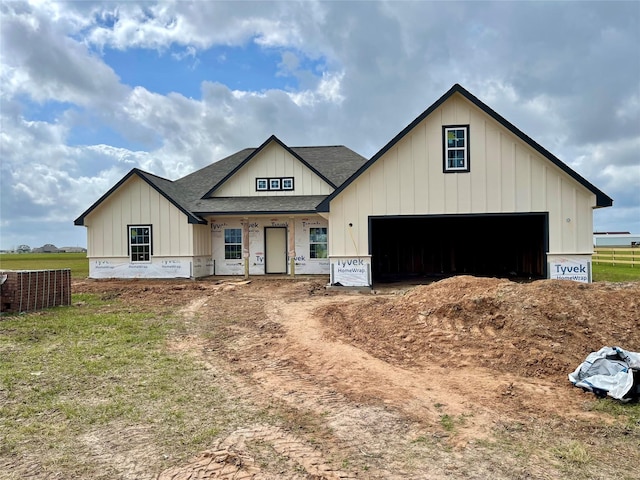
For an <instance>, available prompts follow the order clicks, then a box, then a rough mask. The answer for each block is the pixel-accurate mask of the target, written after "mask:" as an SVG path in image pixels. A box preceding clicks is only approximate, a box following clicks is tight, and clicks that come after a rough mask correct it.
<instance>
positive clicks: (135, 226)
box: [127, 224, 153, 263]
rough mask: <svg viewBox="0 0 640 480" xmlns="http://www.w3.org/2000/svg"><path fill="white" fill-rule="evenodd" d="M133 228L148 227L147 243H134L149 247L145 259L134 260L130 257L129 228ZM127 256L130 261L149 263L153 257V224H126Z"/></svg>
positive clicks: (131, 247)
mask: <svg viewBox="0 0 640 480" xmlns="http://www.w3.org/2000/svg"><path fill="white" fill-rule="evenodd" d="M133 228H148V229H149V243H148V244H147V243H136V244H135V245H136V246H140V245H141V246H145V245H146V246H148V247H149V252H148V257H149V258H147V259H144V260H134V259H133V258H132V255H133V253H132V252H133V245H134V244H132V243H131V230H132V229H133ZM127 256H128V257H129V262H130V263H151V257H153V226H152V225H150V224H148V225H138V224H135V225H127Z"/></svg>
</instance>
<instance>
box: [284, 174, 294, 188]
mask: <svg viewBox="0 0 640 480" xmlns="http://www.w3.org/2000/svg"><path fill="white" fill-rule="evenodd" d="M282 189H283V190H293V177H288V178H283V179H282Z"/></svg>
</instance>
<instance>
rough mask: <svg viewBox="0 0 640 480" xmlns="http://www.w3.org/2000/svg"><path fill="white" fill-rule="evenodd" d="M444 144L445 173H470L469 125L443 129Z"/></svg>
mask: <svg viewBox="0 0 640 480" xmlns="http://www.w3.org/2000/svg"><path fill="white" fill-rule="evenodd" d="M442 136H443V143H444V165H443V171H444V172H445V173H447V172H468V171H469V125H451V126H444V127H442Z"/></svg>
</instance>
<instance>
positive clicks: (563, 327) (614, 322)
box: [316, 276, 640, 381]
mask: <svg viewBox="0 0 640 480" xmlns="http://www.w3.org/2000/svg"><path fill="white" fill-rule="evenodd" d="M316 313H317V314H318V316H319V317H320V318H323V319H324V322H325V324H326V325H327V326H329V327H330V328H331V330H332V331H333V332H335V334H336V335H337V336H339V337H342V338H344V339H346V340H347V341H348V342H351V343H354V344H355V345H358V346H359V347H360V348H362V349H364V350H366V351H368V352H369V353H371V354H372V355H374V356H376V357H378V358H380V359H383V360H386V361H389V362H391V363H396V364H399V365H404V366H412V365H414V366H415V365H424V364H427V363H435V364H438V365H440V366H443V367H446V366H450V367H451V368H455V367H459V366H464V365H474V366H481V367H487V368H490V369H493V370H497V371H501V372H510V373H512V374H516V375H520V376H525V377H557V379H558V380H559V379H560V378H561V379H562V381H566V375H567V374H568V373H569V372H570V371H572V370H573V369H575V368H576V366H577V365H578V364H579V363H580V362H582V361H583V360H584V358H585V356H586V355H587V354H588V353H589V352H591V351H594V350H597V349H599V348H600V347H602V346H605V345H611V346H614V345H615V346H621V347H623V348H626V349H627V350H632V351H638V350H639V349H640V329H639V328H638V326H639V324H640V284H639V283H626V284H621V283H615V284H614V283H594V284H581V283H575V282H568V281H559V280H540V281H536V282H532V283H515V282H511V281H509V280H501V279H494V278H477V277H470V276H459V277H453V278H449V279H446V280H442V281H439V282H436V283H432V284H430V285H421V286H417V287H414V288H412V289H410V290H409V291H407V292H406V293H405V294H404V295H402V296H396V297H390V298H388V297H387V298H381V297H380V298H375V299H374V300H373V301H368V302H362V303H359V304H357V305H346V306H341V305H330V306H326V307H323V308H322V309H320V310H319V311H317V312H316Z"/></svg>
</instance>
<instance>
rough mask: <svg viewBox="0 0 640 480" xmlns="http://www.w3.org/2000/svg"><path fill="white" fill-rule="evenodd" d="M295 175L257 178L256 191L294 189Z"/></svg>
mask: <svg viewBox="0 0 640 480" xmlns="http://www.w3.org/2000/svg"><path fill="white" fill-rule="evenodd" d="M293 185H294V183H293V177H274V178H256V191H257V192H265V191H267V190H271V191H282V190H293V189H294V186H293Z"/></svg>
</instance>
